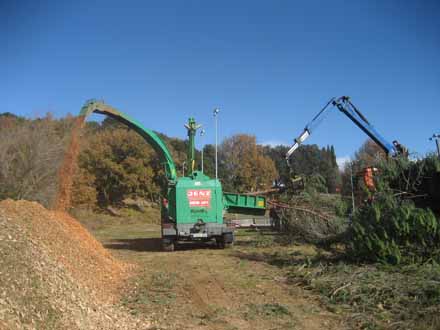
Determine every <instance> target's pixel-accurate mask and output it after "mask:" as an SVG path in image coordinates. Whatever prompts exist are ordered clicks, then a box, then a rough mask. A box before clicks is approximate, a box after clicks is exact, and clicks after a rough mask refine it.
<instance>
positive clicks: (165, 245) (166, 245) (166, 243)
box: [162, 239, 175, 252]
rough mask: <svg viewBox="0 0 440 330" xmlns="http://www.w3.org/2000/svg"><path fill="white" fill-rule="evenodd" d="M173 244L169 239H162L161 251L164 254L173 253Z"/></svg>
mask: <svg viewBox="0 0 440 330" xmlns="http://www.w3.org/2000/svg"><path fill="white" fill-rule="evenodd" d="M174 244H175V242H174V241H172V240H169V239H162V250H163V251H165V252H173V251H174Z"/></svg>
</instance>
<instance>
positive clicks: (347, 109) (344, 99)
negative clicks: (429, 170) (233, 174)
mask: <svg viewBox="0 0 440 330" xmlns="http://www.w3.org/2000/svg"><path fill="white" fill-rule="evenodd" d="M330 105H332V106H334V107H336V108H338V110H339V111H341V112H342V113H343V114H344V115H346V116H347V117H348V118H349V119H350V120H351V121H352V122H353V123H354V124H355V125H356V126H357V127H359V128H360V129H361V130H362V131H363V132H364V133H365V134H367V135H368V137H369V138H371V139H372V140H373V141H374V142H376V143H377V145H379V147H381V148H382V150H383V151H385V153H386V154H387V155H389V156H392V157H394V156H397V155H398V154H400V153H402V150H399V148H397V147H396V146H395V145H394V144H393V143H394V142H393V143H390V142H388V141H387V140H386V139H385V138H384V137H383V136H382V135H381V134H379V132H378V131H377V130H376V129H375V128H374V127H373V125H371V124H370V122H369V121H368V120H367V118H366V117H365V116H364V115H363V114H362V113H361V112H360V111H359V109H357V108H356V107H355V106H354V104H353V103H351V101H350V98H349V97H348V96H341V97H339V98H332V99H330V101H329V102H328V103H327V104H326V105H325V106H324V107H323V108H322V109H321V111H319V112H318V114H317V115H316V116H315V117H314V118H313V119H312V120H311V121H310V122H309V123H308V124H307V125H306V127H305V128H304V131H303V132H302V133H301V134H300V135H299V136H298V137H297V138H296V139H295V140H294V142H295V143H294V144H293V145H292V147H291V148H290V149H289V150H288V151H287V153H286V160H287V162H288V163H289V159H290V157H291V155H292V154H293V152H294V151H295V150H296V149H298V147H299V146H300V145H301V144H302V143H303V142H304V141H305V140H306V139H307V138H308V137H309V136H310V135H311V133H312V132H313V131H314V130H315V128H316V127H317V126H318V125H319V124H320V123H321V122H322V120H323V119H324V118H325V116H326V115H327V113H328V110H329V109H331V107H330ZM396 144H397V145H399V144H398V143H397V141H396ZM401 148H403V147H401Z"/></svg>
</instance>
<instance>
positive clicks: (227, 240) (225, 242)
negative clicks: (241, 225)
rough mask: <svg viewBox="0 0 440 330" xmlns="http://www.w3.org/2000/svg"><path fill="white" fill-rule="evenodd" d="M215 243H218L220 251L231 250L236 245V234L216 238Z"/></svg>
mask: <svg viewBox="0 0 440 330" xmlns="http://www.w3.org/2000/svg"><path fill="white" fill-rule="evenodd" d="M215 242H216V243H217V247H218V248H219V249H224V248H229V247H231V246H232V245H233V244H234V234H233V233H226V234H223V235H222V236H220V237H216V238H215Z"/></svg>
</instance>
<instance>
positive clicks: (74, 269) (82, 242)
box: [0, 200, 148, 329]
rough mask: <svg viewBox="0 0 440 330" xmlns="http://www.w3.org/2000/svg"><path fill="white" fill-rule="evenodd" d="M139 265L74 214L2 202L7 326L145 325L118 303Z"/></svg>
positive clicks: (3, 320) (1, 317) (0, 301)
mask: <svg viewBox="0 0 440 330" xmlns="http://www.w3.org/2000/svg"><path fill="white" fill-rule="evenodd" d="M133 270H134V269H133V266H130V265H128V264H125V263H122V262H120V261H118V260H116V259H115V258H113V257H112V256H111V255H110V254H109V253H108V251H107V250H106V249H104V248H103V247H102V245H101V244H100V243H99V242H97V241H96V240H95V239H94V237H93V236H92V235H91V234H89V232H88V231H87V230H86V229H85V228H84V227H82V226H81V225H80V224H79V223H78V222H77V221H76V220H75V219H73V218H72V217H70V216H69V215H68V214H65V213H62V212H54V211H49V210H47V209H45V208H44V207H42V206H41V205H40V204H38V203H35V202H28V201H12V200H5V201H2V202H0V329H3V328H5V329H135V328H137V329H145V328H146V327H147V325H148V321H147V320H146V319H145V318H144V319H143V320H140V319H136V318H134V317H133V316H131V315H129V313H128V312H127V311H125V310H123V308H122V307H120V306H116V302H117V301H118V292H119V290H120V289H121V288H122V287H123V286H124V284H125V283H126V281H127V279H128V277H129V274H130V273H132V272H133Z"/></svg>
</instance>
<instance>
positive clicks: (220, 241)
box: [215, 236, 226, 249]
mask: <svg viewBox="0 0 440 330" xmlns="http://www.w3.org/2000/svg"><path fill="white" fill-rule="evenodd" d="M215 243H216V245H217V248H219V249H224V248H225V247H226V244H225V240H224V239H223V236H220V237H216V238H215Z"/></svg>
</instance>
